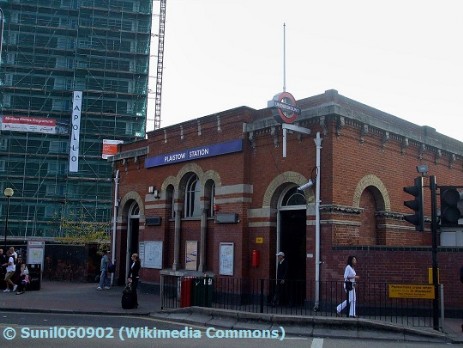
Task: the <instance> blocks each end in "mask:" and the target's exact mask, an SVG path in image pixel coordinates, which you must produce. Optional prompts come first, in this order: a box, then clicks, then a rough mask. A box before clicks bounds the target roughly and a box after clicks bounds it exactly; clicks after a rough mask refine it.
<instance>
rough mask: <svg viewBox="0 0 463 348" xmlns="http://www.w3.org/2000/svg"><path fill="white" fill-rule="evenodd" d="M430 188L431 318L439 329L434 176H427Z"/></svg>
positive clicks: (435, 187)
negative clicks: (432, 297) (432, 293)
mask: <svg viewBox="0 0 463 348" xmlns="http://www.w3.org/2000/svg"><path fill="white" fill-rule="evenodd" d="M429 180H430V182H429V188H430V189H431V233H432V283H433V285H434V299H433V301H432V318H433V328H434V330H439V284H438V282H439V279H438V274H437V272H438V271H437V270H438V267H437V196H436V191H437V184H436V177H435V176H434V175H431V176H430V177H429Z"/></svg>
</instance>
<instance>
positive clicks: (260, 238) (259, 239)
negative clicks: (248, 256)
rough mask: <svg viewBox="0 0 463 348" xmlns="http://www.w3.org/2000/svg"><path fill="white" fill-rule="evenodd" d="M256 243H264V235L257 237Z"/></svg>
mask: <svg viewBox="0 0 463 348" xmlns="http://www.w3.org/2000/svg"><path fill="white" fill-rule="evenodd" d="M256 244H264V237H256Z"/></svg>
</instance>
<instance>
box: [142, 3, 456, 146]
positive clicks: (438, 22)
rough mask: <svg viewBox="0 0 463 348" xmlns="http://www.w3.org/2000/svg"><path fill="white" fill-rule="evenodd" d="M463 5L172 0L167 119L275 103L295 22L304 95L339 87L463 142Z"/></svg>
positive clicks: (289, 82)
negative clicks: (274, 97) (268, 102)
mask: <svg viewBox="0 0 463 348" xmlns="http://www.w3.org/2000/svg"><path fill="white" fill-rule="evenodd" d="M154 4H155V6H158V3H157V2H155V3H154ZM462 9H463V5H462V4H461V1H460V0H442V1H428V0H419V1H418V0H377V1H373V0H317V1H312V0H280V1H276V0H168V1H167V14H166V36H165V46H164V74H163V89H162V112H161V127H165V126H169V125H172V124H176V123H179V122H183V121H186V120H191V119H195V118H199V117H202V116H206V115H209V114H212V113H217V112H221V111H224V110H228V109H231V108H235V107H239V106H243V105H244V106H249V107H252V108H255V109H261V108H265V107H266V105H267V101H268V100H270V99H272V97H273V96H274V95H275V94H277V93H279V92H281V91H282V90H283V52H284V50H283V32H284V31H283V24H284V23H286V31H285V32H286V90H287V91H288V92H290V93H292V94H293V95H294V97H295V98H296V99H303V98H306V97H310V96H312V95H317V94H321V93H323V92H324V91H325V90H328V89H336V90H338V92H339V93H340V94H341V95H344V96H346V97H348V98H351V99H354V100H357V101H359V102H361V103H364V104H366V105H368V106H371V107H374V108H377V109H379V110H382V111H384V112H388V113H390V114H393V115H395V116H398V117H400V118H403V119H405V120H408V121H410V122H413V123H416V124H418V125H428V126H431V127H434V128H436V130H437V131H438V132H440V133H443V134H445V135H448V136H451V137H453V138H456V139H458V140H460V141H463V127H462V126H463V121H462V116H463V114H462V113H463V112H462V110H463V108H462V101H463V97H462V92H463V38H462V35H463V19H462V17H461V13H462V12H461V11H462ZM155 11H156V12H158V11H159V9H158V8H155ZM154 31H155V32H157V28H154ZM152 66H153V67H155V64H152ZM152 75H155V73H152ZM150 88H151V89H153V90H154V89H155V79H152V80H151V81H150ZM153 115H154V108H153V107H152V106H151V107H150V115H149V118H150V119H153V117H154V116H153ZM150 123H152V122H150ZM152 128H153V124H149V125H148V129H152Z"/></svg>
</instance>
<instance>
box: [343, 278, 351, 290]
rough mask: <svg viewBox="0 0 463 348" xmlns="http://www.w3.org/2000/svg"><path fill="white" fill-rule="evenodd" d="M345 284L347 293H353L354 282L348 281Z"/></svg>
mask: <svg viewBox="0 0 463 348" xmlns="http://www.w3.org/2000/svg"><path fill="white" fill-rule="evenodd" d="M344 284H345V288H346V290H347V291H351V290H352V289H353V286H352V282H351V281H350V280H346V281H345V282H344Z"/></svg>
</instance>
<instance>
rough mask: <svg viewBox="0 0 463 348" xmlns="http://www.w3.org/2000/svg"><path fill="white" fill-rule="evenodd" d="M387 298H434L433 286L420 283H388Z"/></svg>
mask: <svg viewBox="0 0 463 348" xmlns="http://www.w3.org/2000/svg"><path fill="white" fill-rule="evenodd" d="M389 298H421V299H429V300H433V299H434V286H433V285H422V284H389Z"/></svg>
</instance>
